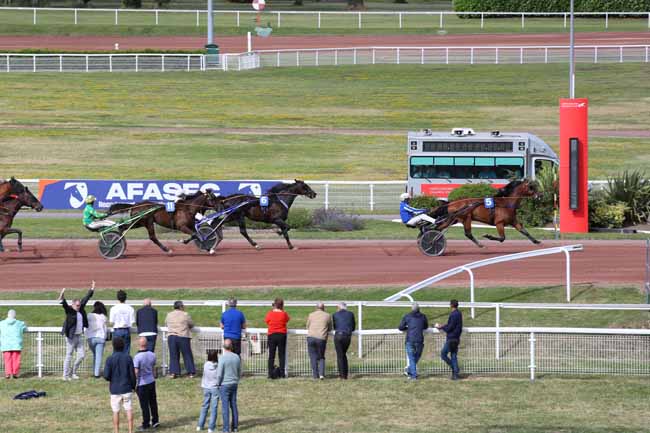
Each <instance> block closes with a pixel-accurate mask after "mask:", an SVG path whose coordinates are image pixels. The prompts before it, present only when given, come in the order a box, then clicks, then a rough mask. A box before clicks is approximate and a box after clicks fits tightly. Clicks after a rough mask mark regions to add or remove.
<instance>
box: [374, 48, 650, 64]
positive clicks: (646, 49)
mask: <svg viewBox="0 0 650 433" xmlns="http://www.w3.org/2000/svg"><path fill="white" fill-rule="evenodd" d="M375 51H376V50H375V49H374V48H373V49H372V64H373V65H374V64H375ZM645 53H646V60H645V61H646V62H647V61H648V47H645Z"/></svg>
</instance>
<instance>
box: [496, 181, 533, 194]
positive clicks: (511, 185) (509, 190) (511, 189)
mask: <svg viewBox="0 0 650 433" xmlns="http://www.w3.org/2000/svg"><path fill="white" fill-rule="evenodd" d="M525 181H526V180H513V181H512V182H510V183H509V184H507V185H506V186H504V187H503V188H499V189H498V190H497V193H496V194H495V195H494V196H495V197H511V196H512V194H514V191H515V189H516V188H517V187H519V185H521V184H522V183H524V182H525Z"/></svg>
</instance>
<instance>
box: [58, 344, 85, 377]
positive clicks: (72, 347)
mask: <svg viewBox="0 0 650 433" xmlns="http://www.w3.org/2000/svg"><path fill="white" fill-rule="evenodd" d="M74 351H77V357H76V359H75V360H74V365H73V367H72V373H70V361H72V353H73V352H74ZM85 352H86V350H85V348H84V345H83V336H82V335H75V336H74V337H72V338H68V337H66V338H65V360H64V361H63V377H70V376H71V375H73V374H77V369H78V368H79V365H81V363H82V362H83V360H84V357H85V356H86V353H85Z"/></svg>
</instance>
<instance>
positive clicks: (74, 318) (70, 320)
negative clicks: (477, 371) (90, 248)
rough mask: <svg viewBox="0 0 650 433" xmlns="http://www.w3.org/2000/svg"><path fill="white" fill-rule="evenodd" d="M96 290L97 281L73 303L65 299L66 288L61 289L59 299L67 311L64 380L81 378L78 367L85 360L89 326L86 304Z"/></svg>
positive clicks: (64, 322) (64, 328)
mask: <svg viewBox="0 0 650 433" xmlns="http://www.w3.org/2000/svg"><path fill="white" fill-rule="evenodd" d="M94 292H95V281H93V282H92V283H91V285H90V289H89V290H88V293H86V296H84V297H83V298H82V299H81V300H79V299H77V298H75V299H73V300H72V303H71V304H68V302H67V301H66V300H65V296H64V295H65V288H63V289H61V293H59V297H58V299H57V300H58V301H60V302H61V306H62V307H63V311H65V320H64V321H63V328H62V329H61V334H62V335H64V336H65V360H64V361H63V380H70V379H79V376H77V369H78V368H79V365H81V362H82V361H83V360H84V356H85V349H84V345H83V341H82V338H83V333H84V328H87V327H88V316H87V315H86V304H87V303H88V301H89V300H90V298H92V296H93V293H94ZM75 351H76V352H77V356H76V359H75V361H74V365H73V366H72V368H70V362H71V361H72V354H73V353H74V352H75Z"/></svg>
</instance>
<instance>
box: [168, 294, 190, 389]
mask: <svg viewBox="0 0 650 433" xmlns="http://www.w3.org/2000/svg"><path fill="white" fill-rule="evenodd" d="M165 323H166V325H167V332H168V337H167V342H168V343H169V372H170V374H171V377H172V379H174V378H176V377H177V376H180V374H181V363H180V355H181V353H182V354H183V364H185V369H186V370H187V374H188V375H189V377H190V378H192V377H194V375H195V374H196V369H195V367H194V357H193V355H192V346H191V342H192V334H191V329H192V328H193V327H194V323H192V318H191V317H190V315H189V314H187V313H186V312H185V306H184V305H183V302H182V301H176V302H174V311H172V312H171V313H169V314H167V318H166V319H165Z"/></svg>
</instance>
